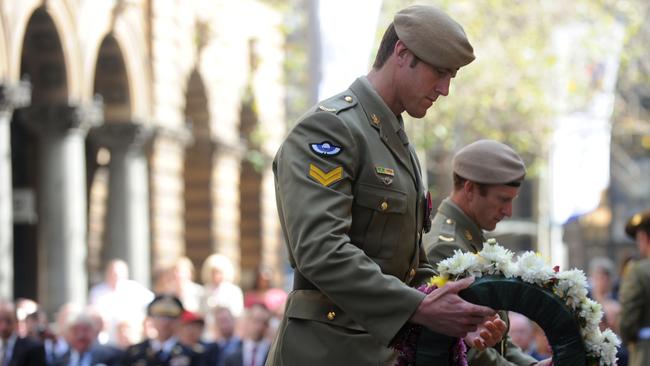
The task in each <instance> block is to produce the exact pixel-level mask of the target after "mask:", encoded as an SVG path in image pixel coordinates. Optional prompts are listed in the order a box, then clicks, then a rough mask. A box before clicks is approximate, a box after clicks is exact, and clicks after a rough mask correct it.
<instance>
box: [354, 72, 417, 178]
mask: <svg viewBox="0 0 650 366" xmlns="http://www.w3.org/2000/svg"><path fill="white" fill-rule="evenodd" d="M350 90H351V91H352V92H353V93H354V94H355V95H356V96H357V99H358V100H359V104H360V105H361V107H362V109H363V111H364V113H365V114H366V117H367V119H366V120H367V121H368V123H369V124H370V125H371V126H372V127H373V128H374V129H376V130H377V131H378V132H379V137H380V138H381V140H382V142H383V143H384V144H385V145H386V146H387V147H388V148H389V149H390V150H391V151H392V152H393V153H394V154H395V155H396V156H397V157H398V159H399V161H400V162H401V163H402V164H403V165H404V166H405V167H406V170H407V171H408V172H409V174H410V175H411V178H412V179H413V181H414V182H416V184H417V178H416V174H417V172H415V171H414V170H413V169H414V167H413V163H412V162H411V157H410V152H409V147H408V146H406V145H405V142H407V141H408V140H407V139H406V134H405V133H404V121H403V119H402V116H401V115H399V116H396V115H395V114H393V112H392V111H391V110H390V108H388V105H386V103H385V102H384V100H383V99H382V98H381V97H380V96H379V94H378V93H377V91H376V90H375V88H374V87H373V86H372V84H370V81H368V78H367V77H365V76H362V77H359V78H357V80H356V81H355V82H354V83H352V85H351V86H350Z"/></svg>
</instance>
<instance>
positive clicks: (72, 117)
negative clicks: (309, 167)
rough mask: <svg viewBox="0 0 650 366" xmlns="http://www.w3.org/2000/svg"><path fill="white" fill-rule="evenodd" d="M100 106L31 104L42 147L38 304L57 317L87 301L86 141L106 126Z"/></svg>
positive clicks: (29, 118) (31, 118)
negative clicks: (62, 309)
mask: <svg viewBox="0 0 650 366" xmlns="http://www.w3.org/2000/svg"><path fill="white" fill-rule="evenodd" d="M102 116H103V114H102V107H101V103H99V102H95V103H92V104H87V105H81V106H76V105H54V106H52V105H46V106H32V107H30V108H29V110H28V111H27V113H26V117H27V118H26V122H27V123H28V124H29V125H30V126H31V128H32V129H33V130H35V131H36V132H37V133H38V135H39V137H40V140H41V143H40V146H39V148H40V149H39V150H40V152H39V157H40V162H39V163H40V166H39V173H40V174H39V187H38V212H39V215H38V217H39V226H38V245H39V266H40V267H41V268H42V269H43V270H42V271H39V286H38V287H39V291H38V292H39V301H40V302H41V303H42V304H43V305H44V307H45V309H46V310H47V311H48V312H50V313H54V312H55V311H56V310H57V309H58V308H59V307H60V306H61V305H62V304H64V303H66V302H75V303H80V304H83V303H85V301H86V297H87V286H88V280H87V268H86V254H87V244H86V236H87V226H88V224H87V210H88V207H87V204H86V201H87V193H86V184H87V183H86V149H85V138H86V134H87V132H88V130H89V129H90V128H91V127H94V126H98V125H100V124H101V123H102V118H103V117H102Z"/></svg>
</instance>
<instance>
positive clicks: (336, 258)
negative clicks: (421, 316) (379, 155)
mask: <svg viewBox="0 0 650 366" xmlns="http://www.w3.org/2000/svg"><path fill="white" fill-rule="evenodd" d="M323 141H329V142H333V143H335V144H336V145H338V146H341V147H342V149H343V150H342V151H341V152H340V153H338V154H336V155H335V156H322V155H319V154H315V153H314V152H313V151H311V149H310V147H309V144H310V143H314V142H317V143H320V142H323ZM358 156H359V151H357V144H356V143H355V138H354V137H353V135H352V132H351V131H350V130H349V129H348V128H347V126H345V124H344V123H343V121H341V120H340V119H339V118H338V117H337V116H336V115H334V114H332V113H326V112H317V113H314V114H313V115H311V116H309V117H307V118H306V119H305V120H303V121H302V122H301V123H299V124H298V125H297V126H296V127H295V128H294V129H293V130H292V132H291V133H290V134H289V136H288V137H287V139H286V140H285V143H284V144H283V146H282V148H281V149H280V151H279V152H278V155H277V156H276V159H275V162H274V170H275V175H276V195H277V200H278V209H279V213H280V215H281V218H282V221H283V229H284V231H285V235H286V239H287V242H288V246H289V249H290V257H291V258H290V259H291V261H292V262H293V263H294V265H295V267H296V270H297V271H299V272H300V273H301V274H302V275H303V276H304V277H305V278H306V279H307V280H309V281H310V282H311V283H313V284H314V285H315V286H316V287H318V289H319V290H320V291H321V292H322V293H323V294H324V295H326V296H327V297H328V298H329V299H331V300H332V301H333V302H334V303H335V304H336V305H338V306H339V307H340V308H341V309H342V310H343V311H345V312H346V313H347V314H348V315H349V316H350V317H351V318H352V319H353V320H354V321H355V322H357V323H358V324H360V325H361V326H362V327H363V328H364V329H365V330H366V331H368V333H370V334H371V335H372V336H373V337H374V338H376V339H377V340H378V341H379V342H381V343H382V344H384V345H388V344H389V343H390V341H391V340H392V339H393V337H394V336H395V335H396V334H397V332H398V331H399V330H400V328H401V327H402V326H403V325H404V324H405V323H406V322H407V321H408V319H409V318H410V317H411V315H412V314H413V313H414V312H415V310H416V309H417V307H418V305H419V304H420V302H421V301H422V299H423V298H424V294H423V293H420V292H419V291H417V290H416V289H413V288H410V287H408V286H407V285H405V284H404V283H403V282H401V281H400V280H399V279H398V278H396V277H394V276H390V275H386V274H383V273H382V271H381V268H380V267H379V265H378V264H377V263H375V262H374V261H373V260H371V259H370V258H369V257H368V256H367V255H366V254H365V253H364V251H363V250H362V249H360V248H358V247H357V246H355V245H354V244H352V243H351V241H350V238H349V236H348V232H349V230H350V227H351V222H352V216H351V209H352V204H353V199H354V195H353V194H354V193H353V183H354V180H355V169H356V168H357V164H358V161H359V159H358ZM311 166H316V167H318V169H320V170H321V171H323V172H325V173H327V174H332V173H331V172H336V171H337V169H339V168H340V169H342V172H341V174H342V175H341V176H340V179H338V178H337V175H330V176H328V178H326V179H323V182H325V183H323V182H319V181H318V180H317V179H314V177H312V176H311V174H310V171H311V170H310V169H311Z"/></svg>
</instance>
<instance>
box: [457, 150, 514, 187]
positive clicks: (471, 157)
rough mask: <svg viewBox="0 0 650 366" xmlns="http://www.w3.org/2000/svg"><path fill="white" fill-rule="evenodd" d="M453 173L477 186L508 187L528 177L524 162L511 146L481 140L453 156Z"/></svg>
mask: <svg viewBox="0 0 650 366" xmlns="http://www.w3.org/2000/svg"><path fill="white" fill-rule="evenodd" d="M452 165H453V169H454V173H456V174H458V175H459V176H461V177H463V178H465V179H467V180H470V181H472V182H476V183H483V184H509V183H516V182H519V181H521V180H523V179H524V177H525V176H526V166H525V165H524V161H523V160H522V159H521V157H520V156H519V154H517V153H516V152H515V151H514V150H513V149H511V148H510V147H509V146H508V145H506V144H503V143H501V142H498V141H494V140H478V141H475V142H473V143H471V144H469V145H467V146H465V147H464V148H462V149H460V151H458V152H457V153H456V155H455V156H454V159H453V162H452Z"/></svg>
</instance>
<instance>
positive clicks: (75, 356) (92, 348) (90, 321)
mask: <svg viewBox="0 0 650 366" xmlns="http://www.w3.org/2000/svg"><path fill="white" fill-rule="evenodd" d="M63 335H64V337H65V340H66V342H67V343H68V345H69V346H70V348H69V349H68V352H66V353H65V354H64V355H63V357H61V358H59V359H57V360H56V361H55V362H54V363H53V365H54V366H93V365H105V366H120V365H121V360H122V357H123V352H122V351H121V350H119V349H118V348H115V347H110V346H105V345H102V344H99V343H98V342H97V336H98V335H99V329H98V325H97V321H96V319H95V318H94V317H93V314H91V313H90V312H89V311H85V310H81V311H77V312H73V313H71V314H69V316H68V318H67V319H66V324H65V328H64V329H63Z"/></svg>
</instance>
